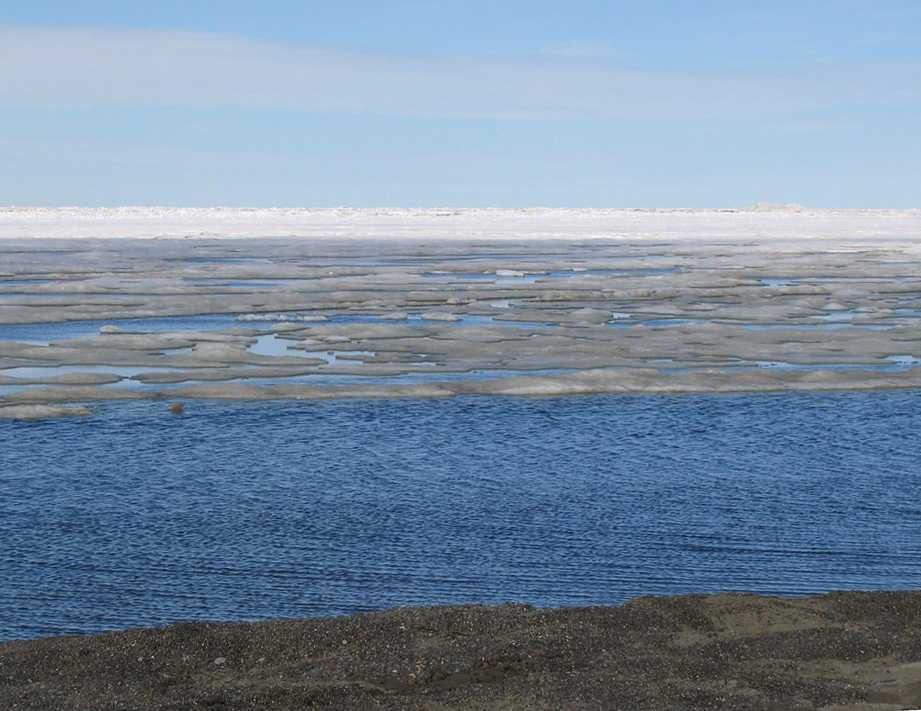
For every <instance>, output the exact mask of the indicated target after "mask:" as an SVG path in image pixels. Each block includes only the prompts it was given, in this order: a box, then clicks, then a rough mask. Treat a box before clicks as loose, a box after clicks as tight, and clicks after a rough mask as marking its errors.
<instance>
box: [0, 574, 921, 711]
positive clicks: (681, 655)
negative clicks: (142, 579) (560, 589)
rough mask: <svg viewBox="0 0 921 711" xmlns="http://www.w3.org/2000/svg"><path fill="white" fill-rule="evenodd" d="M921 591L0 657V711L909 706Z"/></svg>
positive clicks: (143, 639)
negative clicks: (19, 710)
mask: <svg viewBox="0 0 921 711" xmlns="http://www.w3.org/2000/svg"><path fill="white" fill-rule="evenodd" d="M919 707H921V592H900V593H885V592H874V593H854V592H848V593H832V594H828V595H822V596H819V597H813V598H808V599H787V598H767V597H759V596H754V595H716V596H696V595H695V596H682V597H670V598H639V599H636V600H633V601H630V602H628V603H626V604H624V605H622V606H620V607H609V608H600V607H596V608H562V609H554V610H538V609H534V608H529V607H525V606H518V605H503V606H498V607H484V606H467V607H428V608H407V609H395V610H390V611H385V612H380V613H374V614H366V615H355V616H351V617H341V618H327V619H309V620H291V621H273V622H264V623H248V624H214V623H188V624H180V625H174V626H171V627H167V628H164V629H153V630H150V629H146V630H128V631H125V632H117V633H110V634H103V635H97V636H90V637H59V638H48V639H40V640H30V641H21V642H8V643H5V644H2V645H0V709H4V710H7V709H56V710H58V709H73V710H78V709H137V710H143V709H304V708H311V709H360V710H364V709H431V710H433V711H435V710H446V709H497V710H498V709H502V710H503V711H512V710H516V709H554V710H556V709H567V710H570V709H655V710H656V711H659V710H661V709H771V710H774V711H786V710H793V709H841V710H843V709H877V710H879V711H882V710H883V709H906V708H919Z"/></svg>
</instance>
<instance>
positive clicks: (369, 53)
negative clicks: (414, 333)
mask: <svg viewBox="0 0 921 711" xmlns="http://www.w3.org/2000/svg"><path fill="white" fill-rule="evenodd" d="M919 38H921V2H919V1H918V0H873V1H872V2H871V1H863V0H834V1H813V2H810V1H809V0H800V1H799V2H786V1H777V2H766V1H764V0H761V1H760V2H749V1H747V0H735V1H733V2H730V1H728V0H726V1H723V0H695V1H694V2H688V1H687V0H682V1H678V0H674V1H665V0H650V1H649V2H646V3H643V4H642V5H640V4H637V3H625V2H623V3H622V2H616V1H612V0H608V1H607V2H601V1H595V0H571V1H570V2H567V3H560V2H545V1H542V0H537V1H531V2H524V1H520V0H491V1H490V2H486V1H485V0H375V1H371V0H336V1H335V2H333V1H329V2H311V1H310V0H302V1H300V2H296V1H294V0H262V1H261V2H258V3H257V2H250V1H248V0H247V1H242V0H241V1H237V2H234V1H233V0H221V1H217V0H185V2H178V1H174V0H161V1H160V2H157V3H144V4H142V3H135V2H128V1H127V0H123V1H115V0H112V1H111V2H94V1H91V0H87V1H81V0H70V1H69V2H58V1H56V0H44V1H43V2H35V0H30V1H28V2H26V1H24V0H4V2H3V3H2V4H0V204H7V205H236V206H245V205H253V206H269V205H302V206H334V205H355V206H382V205H399V206H538V205H546V206H610V207H649V206H687V207H734V206H743V205H748V204H752V203H755V202H760V201H770V202H776V203H787V202H798V203H803V204H806V205H810V206H816V207H892V208H899V207H921V205H919V198H918V195H919V190H918V187H917V186H918V185H921V139H919V136H921V40H919Z"/></svg>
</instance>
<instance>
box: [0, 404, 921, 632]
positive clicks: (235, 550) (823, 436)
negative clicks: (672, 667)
mask: <svg viewBox="0 0 921 711" xmlns="http://www.w3.org/2000/svg"><path fill="white" fill-rule="evenodd" d="M94 408H95V409H96V414H95V415H94V416H92V417H89V418H63V419H58V420H44V421H38V422H12V421H0V442H2V446H0V639H2V640H10V639H22V638H32V637H40V636H48V635H57V634H83V633H95V632H100V631H104V630H113V629H121V628H126V627H135V626H157V625H164V624H168V623H171V622H177V621H186V620H220V621H230V620H257V619H267V618H278V617H303V616H323V615H339V614H347V613H354V612H360V611H368V610H375V609H382V608H388V607H393V606H402V605H433V604H460V603H498V602H508V601H514V602H521V603H528V604H532V605H536V606H541V607H552V606H560V605H607V604H617V603H620V602H623V601H625V600H627V599H629V598H632V597H636V596H640V595H671V594H680V593H704V592H716V591H729V590H731V591H749V592H757V593H765V594H777V595H807V594H811V593H818V592H823V591H828V590H832V589H912V588H918V587H919V585H921V503H919V498H918V496H917V492H918V490H919V484H921V457H919V454H918V452H921V392H919V391H916V390H892V391H881V392H836V393H754V394H721V395H712V396H711V395H681V396H652V395H597V396H585V397H562V398H503V397H488V396H469V397H458V398H450V399H435V400H407V399H384V400H332V401H313V402H290V401H289V402H268V403H266V402H213V401H211V402H204V401H189V402H187V403H186V407H185V413H184V414H182V415H180V416H177V415H173V414H171V412H170V408H169V403H167V402H163V401H152V402H147V401H145V402H128V403H125V402H121V403H104V404H99V405H94Z"/></svg>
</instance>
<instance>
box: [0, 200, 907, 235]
mask: <svg viewBox="0 0 921 711" xmlns="http://www.w3.org/2000/svg"><path fill="white" fill-rule="evenodd" d="M919 235H921V210H918V209H915V210H836V209H824V210H823V209H807V208H801V207H798V206H771V205H768V206H754V207H751V208H744V209H739V210H732V209H712V210H702V209H701V210H698V209H682V208H669V209H613V208H612V209H607V208H565V209H564V208H521V209H502V208H431V209H422V208H418V209H417V208H221V207H208V208H176V207H116V208H85V207H48V208H43V207H4V208H0V239H23V238H27V239H49V238H93V237H104V238H114V237H120V238H158V239H165V238H173V239H183V238H203V237H204V238H214V239H240V238H260V237H270V238H277V237H287V238H306V239H343V240H354V239H366V240H378V239H403V240H414V239H438V240H447V239H454V240H469V241H479V240H500V239H501V240H533V239H566V240H572V239H604V238H608V239H631V240H655V239H662V238H668V239H670V240H709V241H738V240H755V241H756V242H758V243H759V244H772V243H782V242H789V241H792V242H802V241H803V240H808V239H818V240H823V241H825V240H833V241H842V240H844V241H848V240H853V239H859V240H862V241H885V242H900V243H904V242H909V243H911V242H914V241H916V240H917V237H918V236H919Z"/></svg>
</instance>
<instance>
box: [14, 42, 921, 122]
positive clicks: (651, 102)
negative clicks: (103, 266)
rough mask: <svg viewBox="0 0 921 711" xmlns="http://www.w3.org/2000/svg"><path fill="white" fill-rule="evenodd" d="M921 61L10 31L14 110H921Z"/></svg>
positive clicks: (618, 113)
mask: <svg viewBox="0 0 921 711" xmlns="http://www.w3.org/2000/svg"><path fill="white" fill-rule="evenodd" d="M919 101H921V66H918V65H850V66H828V65H824V66H821V67H819V68H815V67H812V68H803V69H795V68H794V69H785V70H776V71H767V70H766V71H763V72H739V73H709V74H708V73H700V72H697V73H681V72H655V71H637V70H630V69H624V68H622V67H618V66H614V65H612V64H610V63H606V62H604V61H602V60H599V59H597V58H591V57H553V56H542V57H533V58H509V57H492V56H475V55H455V54H436V53H429V54H421V53H418V54H411V53H398V52H372V51H368V52H363V51H357V50H347V49H339V48H329V47H316V46H309V45H297V44H283V43H274V42H267V41H260V40H255V39H250V38H244V37H235V36H225V35H214V34H207V33H197V32H182V31H131V30H115V29H96V28H46V27H32V26H2V27H0V108H6V109H14V108H53V109H81V108H94V107H105V106H181V107H217V106H239V107H254V108H265V107H273V108H286V109H295V110H303V111H317V112H354V113H386V114H401V115H413V116H454V117H491V118H541V119H618V118H621V119H661V120H681V119H688V118H710V117H725V116H730V117H731V116H752V115H763V114H777V113H790V112H796V111H799V110H802V109H808V108H814V107H828V106H840V105H873V104H906V103H908V104H918V103H919Z"/></svg>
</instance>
